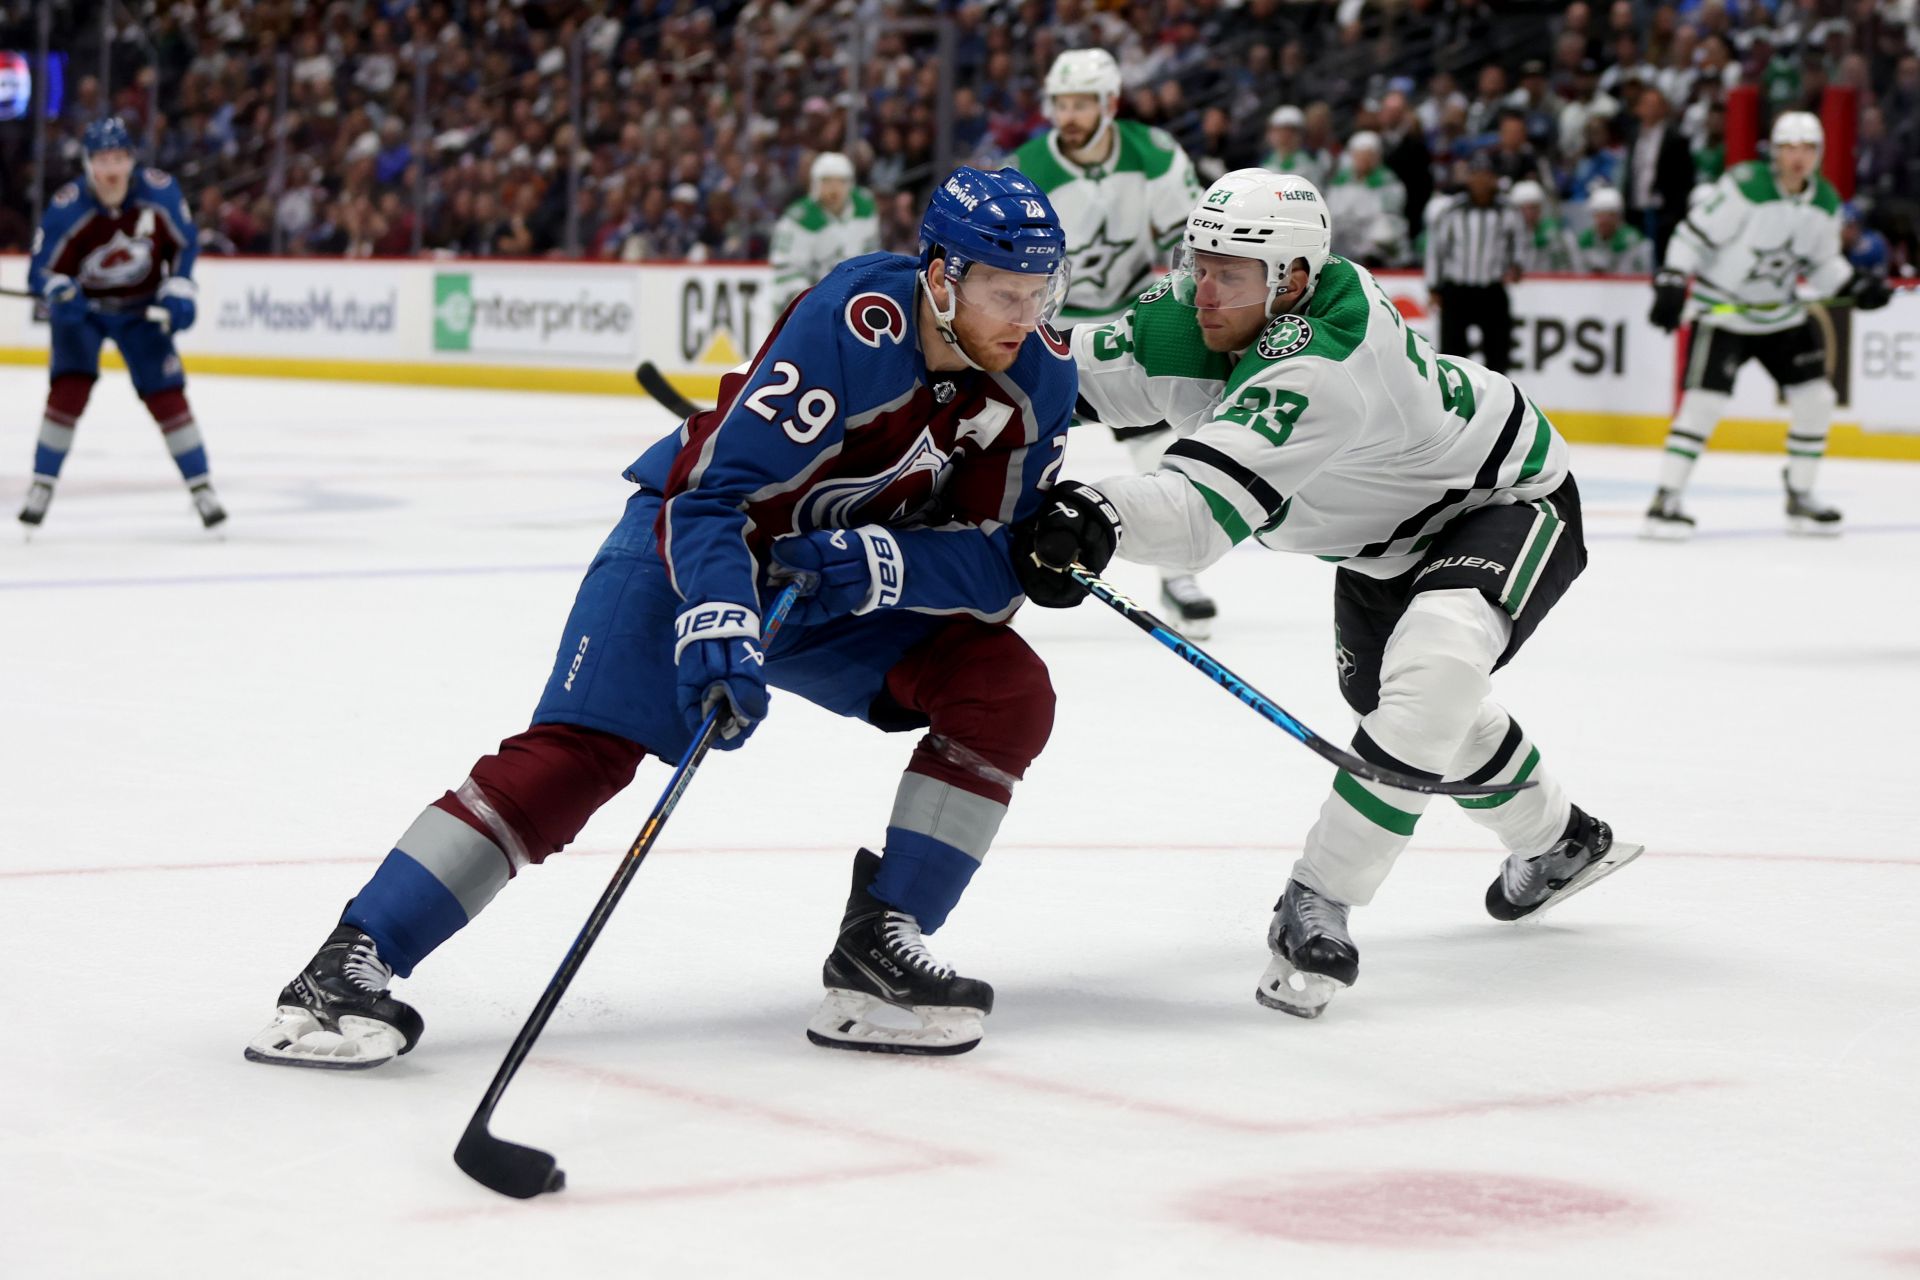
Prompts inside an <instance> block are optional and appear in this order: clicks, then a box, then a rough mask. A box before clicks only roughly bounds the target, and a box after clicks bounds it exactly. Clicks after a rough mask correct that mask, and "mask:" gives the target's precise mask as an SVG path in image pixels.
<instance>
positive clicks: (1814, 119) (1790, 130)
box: [1769, 111, 1827, 156]
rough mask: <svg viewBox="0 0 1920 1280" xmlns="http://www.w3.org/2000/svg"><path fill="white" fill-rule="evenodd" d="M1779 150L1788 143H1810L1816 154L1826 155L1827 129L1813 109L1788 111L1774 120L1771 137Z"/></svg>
mask: <svg viewBox="0 0 1920 1280" xmlns="http://www.w3.org/2000/svg"><path fill="white" fill-rule="evenodd" d="M1769 141H1771V142H1772V143H1773V146H1774V148H1775V149H1776V150H1778V149H1779V148H1780V147H1781V146H1782V145H1785V144H1788V143H1795V142H1798V143H1808V144H1811V145H1812V146H1813V149H1814V154H1815V155H1816V156H1820V155H1824V154H1825V153H1826V149H1827V131H1826V130H1825V129H1823V128H1821V127H1820V117H1819V116H1816V115H1814V114H1813V112H1811V111H1786V112H1782V113H1781V115H1780V118H1779V119H1778V120H1775V121H1774V122H1773V134H1772V137H1771V138H1770V139H1769Z"/></svg>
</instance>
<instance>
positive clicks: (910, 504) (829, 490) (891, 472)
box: [801, 428, 948, 529]
mask: <svg viewBox="0 0 1920 1280" xmlns="http://www.w3.org/2000/svg"><path fill="white" fill-rule="evenodd" d="M947 461H948V454H947V453H946V452H945V451H944V450H942V449H941V448H940V446H939V445H937V444H935V443H934V442H933V431H932V429H931V428H923V429H922V430H921V432H920V437H919V439H917V440H915V441H914V442H913V447H912V448H910V449H908V450H907V452H906V456H905V457H903V458H901V459H900V461H899V462H897V463H895V464H894V465H893V466H892V467H891V468H890V469H888V470H887V471H885V472H883V473H882V474H880V475H877V476H859V477H854V478H849V479H845V480H828V481H826V482H825V483H823V484H819V485H816V486H814V489H813V492H811V493H809V494H808V495H807V497H806V501H805V503H804V504H803V505H802V508H801V510H802V511H803V512H804V514H805V516H806V524H807V525H808V526H810V527H812V528H815V529H852V528H857V527H858V526H860V525H863V524H888V525H898V524H901V523H903V522H905V521H906V520H908V519H910V518H911V517H913V516H915V515H917V514H919V513H920V512H921V511H924V510H925V509H926V508H927V507H928V506H929V505H931V504H932V502H933V499H934V496H935V495H936V494H938V493H939V492H940V479H941V475H942V474H943V473H944V472H945V471H946V469H947Z"/></svg>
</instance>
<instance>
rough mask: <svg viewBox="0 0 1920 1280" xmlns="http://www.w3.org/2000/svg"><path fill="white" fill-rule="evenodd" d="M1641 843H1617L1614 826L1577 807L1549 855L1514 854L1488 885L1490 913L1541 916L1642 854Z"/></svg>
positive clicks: (1504, 917)
mask: <svg viewBox="0 0 1920 1280" xmlns="http://www.w3.org/2000/svg"><path fill="white" fill-rule="evenodd" d="M1645 849H1646V846H1645V845H1641V844H1616V843H1614V839H1613V828H1612V827H1609V826H1608V825H1607V824H1606V823H1604V822H1602V821H1600V820H1599V819H1598V818H1590V817H1588V816H1587V814H1586V813H1585V812H1584V811H1582V810H1581V808H1580V806H1578V805H1575V806H1574V807H1573V816H1572V817H1570V818H1568V819H1567V829H1566V830H1565V831H1563V832H1561V834H1560V839H1559V840H1557V841H1555V842H1554V846H1553V847H1552V848H1551V849H1549V850H1547V851H1546V852H1545V853H1540V854H1535V855H1533V856H1532V857H1527V856H1524V855H1522V854H1518V853H1515V854H1510V855H1509V856H1508V858H1507V860H1506V862H1505V863H1503V864H1502V865H1501V867H1500V875H1499V878H1498V879H1496V880H1495V881H1494V882H1493V883H1492V884H1490V885H1488V886H1487V914H1488V915H1490V916H1492V917H1493V918H1494V919H1495V920H1519V919H1521V918H1523V917H1525V916H1534V915H1538V914H1540V913H1541V912H1543V911H1545V910H1547V908H1549V907H1551V906H1553V905H1554V904H1556V903H1558V902H1561V901H1562V900H1564V899H1567V898H1571V897H1572V896H1573V895H1574V894H1576V893H1578V892H1580V891H1581V890H1582V889H1584V888H1586V887H1587V886H1588V885H1590V884H1592V883H1594V881H1596V880H1600V879H1603V878H1605V877H1607V876H1610V875H1612V874H1613V873H1614V872H1616V871H1618V870H1619V869H1620V868H1621V867H1624V866H1626V865H1627V864H1628V863H1629V862H1632V861H1633V860H1634V859H1635V858H1637V857H1639V856H1640V855H1641V853H1642V852H1644V851H1645Z"/></svg>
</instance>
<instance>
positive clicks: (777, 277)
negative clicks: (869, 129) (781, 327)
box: [772, 151, 880, 316]
mask: <svg viewBox="0 0 1920 1280" xmlns="http://www.w3.org/2000/svg"><path fill="white" fill-rule="evenodd" d="M879 251H880V215H879V213H878V211H877V210H876V209H875V208H874V204H873V194H872V193H871V192H869V191H867V190H866V189H865V188H863V187H858V186H855V185H854V181H853V161H851V160H849V159H847V158H846V157H845V156H843V155H841V154H840V153H839V152H838V151H822V152H821V153H820V154H819V155H817V156H815V157H814V158H813V167H812V168H811V169H809V170H808V171H807V194H806V195H804V196H802V197H801V198H800V199H798V200H795V201H794V202H793V203H792V204H790V205H788V206H787V210H786V212H785V213H783V214H781V215H780V221H779V222H778V223H776V224H775V225H774V228H773V252H772V258H773V313H774V314H775V315H776V316H777V315H779V314H780V313H781V312H782V311H785V310H786V309H787V304H788V303H789V302H792V301H793V300H794V299H795V298H797V297H799V296H800V295H801V294H802V293H804V292H805V291H806V290H808V289H811V288H813V286H814V285H816V284H819V283H820V282H821V281H822V280H824V279H826V278H827V273H828V272H830V271H832V270H833V269H834V268H835V267H837V266H839V265H840V264H841V263H843V262H845V261H846V260H847V259H849V258H857V257H859V256H860V255H861V254H864V253H878V252H879Z"/></svg>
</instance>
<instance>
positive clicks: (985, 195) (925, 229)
mask: <svg viewBox="0 0 1920 1280" xmlns="http://www.w3.org/2000/svg"><path fill="white" fill-rule="evenodd" d="M936 253H937V254H938V255H939V256H940V257H943V258H945V259H946V262H947V275H948V276H949V277H950V278H952V279H955V280H957V279H959V278H960V277H962V276H964V275H965V274H966V272H967V268H969V267H971V266H973V265H974V264H975V263H983V264H985V265H986V266H989V267H999V268H1001V269H1002V270H1005V271H1019V272H1022V273H1025V274H1031V275H1045V276H1051V275H1055V274H1064V272H1065V271H1066V266H1067V233H1066V232H1065V231H1063V230H1061V228H1060V216H1059V215H1058V214H1056V213H1055V212H1054V211H1053V205H1052V204H1051V203H1050V202H1049V201H1048V200H1047V194H1046V192H1044V191H1042V190H1040V188H1039V187H1037V186H1035V185H1034V184H1033V183H1032V182H1031V181H1029V180H1028V178H1027V176H1026V175H1025V174H1023V173H1021V172H1020V171H1019V170H1018V169H1001V170H1000V171H998V172H997V173H988V172H986V171H985V170H984V169H975V168H972V167H970V166H967V165H962V166H961V167H960V168H958V169H955V170H954V171H953V172H952V173H951V174H950V175H948V177H947V180H946V181H945V182H943V183H941V184H940V185H939V186H938V187H935V188H934V190H933V198H932V199H931V200H929V201H928V202H927V214H926V217H924V218H922V219H921V221H920V267H921V269H922V270H925V269H926V266H927V264H928V263H929V262H931V261H932V260H933V258H934V256H935V254H936Z"/></svg>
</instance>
